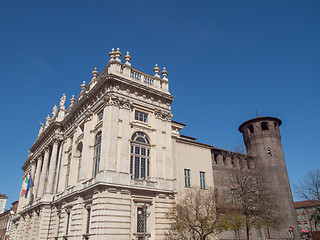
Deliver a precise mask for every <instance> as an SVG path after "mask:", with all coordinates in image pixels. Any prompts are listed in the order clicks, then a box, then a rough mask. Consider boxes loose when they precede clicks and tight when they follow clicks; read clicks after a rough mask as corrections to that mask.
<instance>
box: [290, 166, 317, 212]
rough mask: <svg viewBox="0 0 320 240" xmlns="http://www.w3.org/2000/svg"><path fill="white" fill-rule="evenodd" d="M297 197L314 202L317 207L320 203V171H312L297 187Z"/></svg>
mask: <svg viewBox="0 0 320 240" xmlns="http://www.w3.org/2000/svg"><path fill="white" fill-rule="evenodd" d="M294 188H295V193H296V195H297V196H298V197H299V198H301V199H305V200H310V201H313V202H314V204H315V206H316V205H318V204H319V202H320V169H316V170H310V171H309V172H308V174H307V175H306V176H305V177H304V178H303V180H302V182H300V184H299V185H295V186H294Z"/></svg>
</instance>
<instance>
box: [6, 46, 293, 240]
mask: <svg viewBox="0 0 320 240" xmlns="http://www.w3.org/2000/svg"><path fill="white" fill-rule="evenodd" d="M109 56H110V61H109V63H108V64H107V67H106V68H105V69H104V70H103V72H102V73H100V74H98V71H97V69H95V70H94V71H93V72H92V75H93V78H92V80H91V81H90V82H89V84H87V85H86V84H85V82H83V84H82V85H81V92H80V94H79V95H78V99H77V100H76V99H75V98H74V96H72V98H71V99H70V105H69V107H68V108H67V107H66V96H65V95H63V96H62V98H61V100H60V105H59V108H58V107H56V106H55V107H54V108H53V111H52V116H51V117H50V116H48V117H47V118H46V124H45V125H42V126H41V128H40V130H39V135H38V137H37V140H36V142H35V143H34V144H33V146H32V147H31V149H30V151H29V155H28V158H27V160H26V161H25V163H24V165H23V166H22V170H23V171H24V175H23V179H22V181H23V182H24V180H25V178H26V177H29V176H30V175H31V176H32V178H33V180H34V187H33V188H31V189H30V192H29V194H28V197H27V198H23V197H21V198H20V200H19V206H18V214H17V215H16V216H15V218H14V219H13V225H12V236H11V238H12V239H17V240H18V239H28V240H29V239H30V240H36V239H56V240H58V239H59V240H62V239H70V240H71V239H72V240H75V239H90V240H98V239H99V240H100V239H114V240H115V239H119V240H120V239H137V240H141V239H144V237H146V239H150V240H155V239H164V238H165V233H166V231H168V229H169V224H170V222H169V220H168V219H167V218H166V212H168V210H169V209H170V208H171V207H172V206H174V204H175V202H176V201H177V200H178V199H179V196H180V194H181V193H182V192H183V191H184V189H185V188H186V187H190V186H191V187H192V186H198V187H201V188H204V189H205V188H208V187H213V186H214V187H215V188H218V189H219V188H220V187H221V188H222V186H224V187H226V188H228V187H229V186H228V181H227V180H225V181H224V180H223V179H225V178H226V177H225V176H226V173H227V172H228V171H229V170H228V169H230V168H232V167H239V164H240V165H242V166H245V165H247V164H246V163H243V162H242V163H235V164H231V162H230V161H228V159H223V157H222V155H221V150H220V149H217V148H214V147H213V146H211V145H207V144H202V143H198V142H196V141H195V138H191V137H187V136H183V135H181V134H180V133H179V132H180V130H182V129H183V128H184V126H185V125H184V124H182V123H179V122H175V121H173V120H172V113H171V103H172V101H173V99H174V97H173V96H172V95H171V94H170V92H169V81H168V79H167V71H166V69H165V68H163V70H162V71H161V75H162V76H160V75H159V74H160V69H159V68H158V66H157V65H156V67H155V68H154V69H153V70H154V73H155V74H154V76H151V75H148V74H145V73H143V72H140V71H138V70H135V69H134V68H132V67H131V64H130V60H131V57H130V55H129V53H127V54H126V56H125V57H124V59H125V62H124V63H122V62H121V60H120V57H121V53H120V50H119V49H117V50H116V51H114V50H112V52H110V53H109ZM262 122H263V124H264V125H266V126H267V128H268V129H267V130H265V129H261V126H262V125H261V124H262ZM280 124H281V121H280V120H279V119H276V118H271V117H266V118H255V119H252V120H250V121H247V122H245V123H244V124H242V125H241V126H240V129H239V130H240V131H241V132H242V133H243V135H244V140H245V144H246V147H247V151H248V154H252V155H258V156H261V157H262V159H263V158H268V159H267V160H268V161H269V162H270V168H269V169H270V174H271V175H272V176H271V175H270V177H272V178H273V179H274V182H275V186H274V187H275V188H278V190H279V196H275V198H276V199H282V200H284V203H283V208H284V210H285V212H286V213H287V215H286V217H285V221H284V223H283V226H282V227H281V228H280V230H279V231H278V232H276V233H275V235H274V236H278V237H281V238H289V237H292V234H293V232H294V231H296V229H297V222H296V218H295V212H294V207H293V202H292V196H291V190H290V185H289V181H288V176H287V172H286V166H285V162H284V158H283V153H282V148H281V140H280V132H279V126H280ZM264 125H263V126H264ZM270 149H271V150H270ZM268 151H272V153H273V157H272V158H270V156H268V155H267V152H268ZM144 234H145V235H144ZM241 234H242V233H241V232H240V237H241V238H245V236H244V235H243V236H241ZM225 235H226V236H227V237H228V238H235V237H236V236H235V235H234V233H233V232H230V233H226V234H225ZM261 236H262V237H265V233H264V232H262V235H261ZM238 237H239V236H238ZM254 237H255V238H259V236H257V235H254Z"/></svg>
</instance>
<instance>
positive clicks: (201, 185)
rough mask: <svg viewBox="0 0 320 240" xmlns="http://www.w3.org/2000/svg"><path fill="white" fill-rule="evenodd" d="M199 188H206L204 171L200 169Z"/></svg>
mask: <svg viewBox="0 0 320 240" xmlns="http://www.w3.org/2000/svg"><path fill="white" fill-rule="evenodd" d="M200 188H201V189H206V172H203V171H200Z"/></svg>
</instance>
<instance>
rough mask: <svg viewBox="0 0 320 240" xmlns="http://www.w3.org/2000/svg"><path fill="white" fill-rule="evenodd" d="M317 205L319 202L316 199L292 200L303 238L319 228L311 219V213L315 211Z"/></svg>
mask: <svg viewBox="0 0 320 240" xmlns="http://www.w3.org/2000/svg"><path fill="white" fill-rule="evenodd" d="M317 206H319V202H318V201H316V200H313V201H311V200H307V201H299V202H294V207H295V209H296V216H297V220H298V224H299V231H300V234H301V237H303V238H304V239H306V238H307V237H310V234H311V232H312V231H314V230H318V231H319V230H320V225H318V226H316V222H315V219H312V220H311V215H312V214H313V213H315V212H316V211H317Z"/></svg>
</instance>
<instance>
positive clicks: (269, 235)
mask: <svg viewBox="0 0 320 240" xmlns="http://www.w3.org/2000/svg"><path fill="white" fill-rule="evenodd" d="M267 231H268V239H270V230H269V227H268V226H267Z"/></svg>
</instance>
